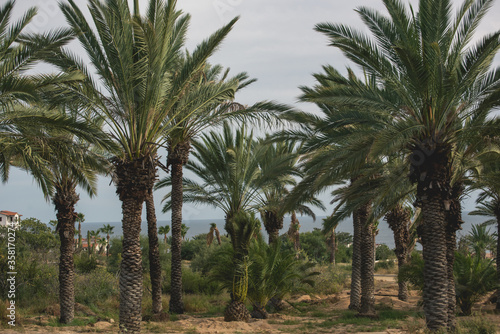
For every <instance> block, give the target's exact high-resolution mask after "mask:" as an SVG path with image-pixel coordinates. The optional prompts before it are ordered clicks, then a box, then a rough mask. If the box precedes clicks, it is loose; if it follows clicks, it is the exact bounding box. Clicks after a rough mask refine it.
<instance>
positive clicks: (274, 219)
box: [262, 211, 283, 244]
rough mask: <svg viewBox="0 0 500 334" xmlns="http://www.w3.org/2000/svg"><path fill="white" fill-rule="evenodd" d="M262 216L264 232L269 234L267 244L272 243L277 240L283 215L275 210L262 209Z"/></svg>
mask: <svg viewBox="0 0 500 334" xmlns="http://www.w3.org/2000/svg"><path fill="white" fill-rule="evenodd" d="M262 218H263V219H262V220H263V221H264V227H265V229H266V232H267V234H268V235H269V244H272V243H274V242H275V241H276V240H278V238H279V233H280V230H281V229H282V228H283V216H281V217H280V216H278V214H277V213H276V212H272V211H264V213H263V214H262Z"/></svg>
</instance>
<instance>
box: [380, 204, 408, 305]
mask: <svg viewBox="0 0 500 334" xmlns="http://www.w3.org/2000/svg"><path fill="white" fill-rule="evenodd" d="M385 219H386V221H387V224H388V225H389V227H390V228H391V230H392V232H393V234H394V244H395V245H396V250H395V253H396V257H397V259H398V270H400V269H401V267H402V266H404V265H405V264H406V262H407V260H408V256H409V254H410V249H409V247H410V243H411V240H410V224H411V220H410V219H411V217H410V213H409V211H408V210H406V209H404V208H403V207H402V206H400V205H398V206H396V207H395V208H394V209H392V210H391V211H389V212H388V213H387V214H386V215H385ZM398 299H399V300H402V301H407V300H408V283H407V282H406V281H399V282H398Z"/></svg>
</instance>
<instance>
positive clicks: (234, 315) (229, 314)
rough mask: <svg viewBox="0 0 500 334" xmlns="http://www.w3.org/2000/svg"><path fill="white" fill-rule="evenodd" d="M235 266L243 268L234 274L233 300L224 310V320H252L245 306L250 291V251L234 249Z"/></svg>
mask: <svg viewBox="0 0 500 334" xmlns="http://www.w3.org/2000/svg"><path fill="white" fill-rule="evenodd" d="M234 252H235V255H234V259H233V261H234V266H235V268H241V270H240V271H235V273H234V276H233V290H232V292H231V302H230V303H229V305H228V306H227V308H226V310H225V311H224V321H245V322H247V321H248V320H250V312H248V309H247V308H246V306H245V299H246V297H247V292H248V261H247V257H248V255H247V254H245V253H248V252H247V251H245V250H241V249H240V250H237V249H235V250H234Z"/></svg>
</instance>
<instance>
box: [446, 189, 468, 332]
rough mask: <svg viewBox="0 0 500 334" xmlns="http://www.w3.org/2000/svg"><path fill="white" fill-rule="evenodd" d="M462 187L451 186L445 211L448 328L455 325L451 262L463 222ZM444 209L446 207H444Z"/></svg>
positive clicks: (455, 302) (453, 327)
mask: <svg viewBox="0 0 500 334" xmlns="http://www.w3.org/2000/svg"><path fill="white" fill-rule="evenodd" d="M463 190H464V187H463V186H462V184H460V183H457V184H455V185H454V186H453V188H452V193H451V195H452V196H451V200H450V208H449V211H447V212H446V223H447V224H446V265H447V268H446V272H447V276H448V325H447V326H448V329H450V330H454V329H455V327H456V312H457V311H456V309H457V300H456V292H455V276H454V275H453V264H454V263H455V251H456V249H457V231H458V230H460V229H461V225H462V224H463V223H464V221H463V220H462V204H461V203H460V198H461V197H462V194H463ZM445 209H446V208H445Z"/></svg>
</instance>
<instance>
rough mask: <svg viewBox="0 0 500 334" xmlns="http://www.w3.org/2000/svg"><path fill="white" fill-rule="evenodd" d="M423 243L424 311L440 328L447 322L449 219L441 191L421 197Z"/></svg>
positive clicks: (429, 323) (431, 323)
mask: <svg viewBox="0 0 500 334" xmlns="http://www.w3.org/2000/svg"><path fill="white" fill-rule="evenodd" d="M421 202H422V204H421V205H422V215H423V228H422V236H421V237H422V246H423V257H424V262H425V265H424V290H423V301H424V312H425V318H426V321H427V327H428V328H429V329H430V330H431V331H434V330H439V329H442V328H445V327H447V325H448V299H449V298H448V268H447V258H446V255H447V247H446V218H445V214H444V207H443V200H442V197H441V196H440V195H439V194H436V193H432V192H428V193H427V196H425V197H424V196H422V200H421Z"/></svg>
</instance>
